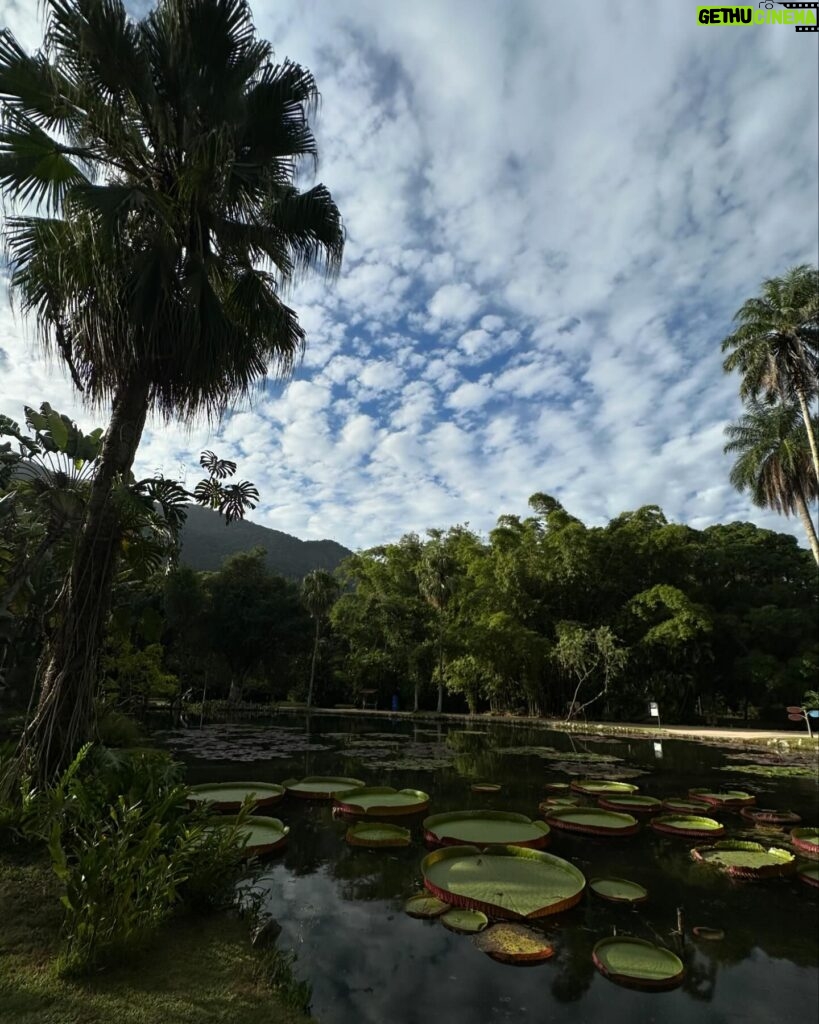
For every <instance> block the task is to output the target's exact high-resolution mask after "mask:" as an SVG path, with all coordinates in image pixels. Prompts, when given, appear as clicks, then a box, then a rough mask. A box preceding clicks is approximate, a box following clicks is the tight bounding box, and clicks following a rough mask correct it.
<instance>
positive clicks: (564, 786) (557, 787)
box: [543, 782, 569, 793]
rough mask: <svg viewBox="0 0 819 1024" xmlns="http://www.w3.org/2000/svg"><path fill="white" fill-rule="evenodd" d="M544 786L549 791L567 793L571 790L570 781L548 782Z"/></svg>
mask: <svg viewBox="0 0 819 1024" xmlns="http://www.w3.org/2000/svg"><path fill="white" fill-rule="evenodd" d="M543 788H544V789H545V790H546V792H547V793H567V792H568V791H569V783H568V782H547V783H545V784H544V786H543Z"/></svg>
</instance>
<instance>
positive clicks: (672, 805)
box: [663, 797, 715, 814]
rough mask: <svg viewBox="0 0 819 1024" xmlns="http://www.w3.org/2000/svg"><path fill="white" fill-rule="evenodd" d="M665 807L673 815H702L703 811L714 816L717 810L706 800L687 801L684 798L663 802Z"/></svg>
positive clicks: (671, 798) (670, 798)
mask: <svg viewBox="0 0 819 1024" xmlns="http://www.w3.org/2000/svg"><path fill="white" fill-rule="evenodd" d="M663 807H664V808H665V810H667V811H671V813H672V814H700V813H701V812H702V811H707V812H709V813H710V814H713V813H714V810H715V808H714V807H712V805H711V804H708V803H706V802H705V801H704V800H687V799H685V798H683V797H679V798H678V797H669V798H668V799H667V800H663Z"/></svg>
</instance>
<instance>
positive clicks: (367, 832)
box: [344, 821, 412, 847]
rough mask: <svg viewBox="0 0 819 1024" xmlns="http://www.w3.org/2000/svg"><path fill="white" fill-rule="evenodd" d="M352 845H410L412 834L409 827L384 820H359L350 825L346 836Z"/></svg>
mask: <svg viewBox="0 0 819 1024" xmlns="http://www.w3.org/2000/svg"><path fill="white" fill-rule="evenodd" d="M344 838H345V839H346V840H347V842H348V843H349V844H350V846H372V847H378V846H409V845H410V842H411V841H412V835H411V834H410V830H409V829H408V828H401V826H400V825H390V824H389V823H387V822H383V821H359V822H356V824H355V825H350V827H349V828H348V829H347V834H346V836H345V837H344Z"/></svg>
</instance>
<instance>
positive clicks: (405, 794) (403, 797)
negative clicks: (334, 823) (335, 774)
mask: <svg viewBox="0 0 819 1024" xmlns="http://www.w3.org/2000/svg"><path fill="white" fill-rule="evenodd" d="M334 800H335V806H336V810H337V811H338V812H339V813H340V814H345V815H348V816H358V817H362V818H368V817H373V818H379V817H382V816H383V817H387V818H395V817H401V816H402V815H405V814H419V813H420V812H421V811H425V810H426V809H427V807H429V794H428V793H424V792H422V791H421V790H420V789H393V788H392V787H391V786H368V787H365V788H363V789H351V790H348V791H347V792H341V793H336V794H335V797H334Z"/></svg>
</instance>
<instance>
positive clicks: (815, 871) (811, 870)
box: [799, 864, 819, 888]
mask: <svg viewBox="0 0 819 1024" xmlns="http://www.w3.org/2000/svg"><path fill="white" fill-rule="evenodd" d="M799 881H800V882H804V883H805V884H806V885H812V886H814V887H816V888H819V865H814V864H811V865H810V867H807V868H802V870H801V871H800V872H799Z"/></svg>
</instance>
